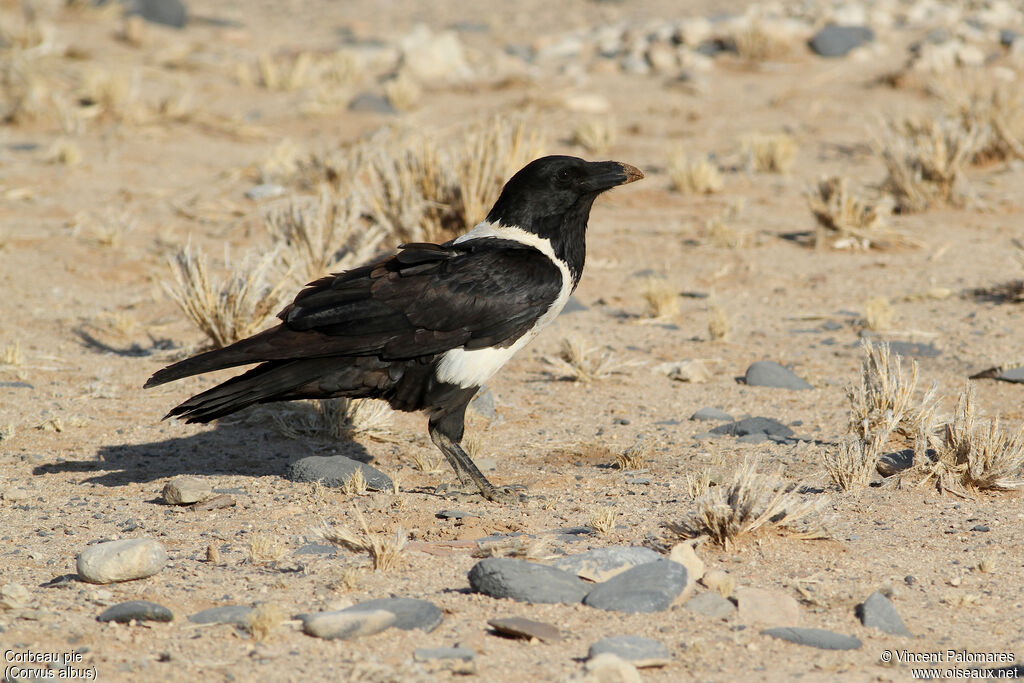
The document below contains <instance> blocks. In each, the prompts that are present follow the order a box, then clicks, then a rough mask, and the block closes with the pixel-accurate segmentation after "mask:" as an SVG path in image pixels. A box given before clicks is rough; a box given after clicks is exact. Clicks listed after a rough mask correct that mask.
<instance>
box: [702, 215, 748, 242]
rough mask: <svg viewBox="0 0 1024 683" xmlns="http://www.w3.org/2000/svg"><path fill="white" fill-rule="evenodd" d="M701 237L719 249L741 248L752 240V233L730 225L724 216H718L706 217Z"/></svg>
mask: <svg viewBox="0 0 1024 683" xmlns="http://www.w3.org/2000/svg"><path fill="white" fill-rule="evenodd" d="M701 238H702V239H703V240H704V241H705V242H706V243H707V244H709V245H710V246H712V247H718V248H720V249H742V248H744V247H748V246H750V245H751V244H753V242H754V235H753V234H752V233H750V232H749V231H747V230H739V229H737V228H734V227H732V225H730V224H729V222H728V220H727V219H726V218H724V217H720V216H718V217H715V218H711V219H708V221H707V222H706V223H705V224H704V230H703V232H702V235H701Z"/></svg>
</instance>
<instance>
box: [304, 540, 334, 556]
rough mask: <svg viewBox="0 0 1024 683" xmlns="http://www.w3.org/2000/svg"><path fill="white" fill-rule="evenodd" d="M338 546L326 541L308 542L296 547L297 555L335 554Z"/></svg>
mask: <svg viewBox="0 0 1024 683" xmlns="http://www.w3.org/2000/svg"><path fill="white" fill-rule="evenodd" d="M336 552H338V548H337V547H335V546H333V545H327V544H326V543H307V544H305V545H303V546H300V547H298V548H296V549H295V554H296V555H333V554H335V553H336Z"/></svg>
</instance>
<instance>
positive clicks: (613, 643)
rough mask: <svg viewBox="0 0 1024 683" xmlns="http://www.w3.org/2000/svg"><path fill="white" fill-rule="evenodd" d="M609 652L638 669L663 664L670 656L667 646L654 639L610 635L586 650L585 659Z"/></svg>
mask: <svg viewBox="0 0 1024 683" xmlns="http://www.w3.org/2000/svg"><path fill="white" fill-rule="evenodd" d="M608 652H610V653H611V654H613V655H616V656H617V657H619V658H620V659H623V660H625V661H627V662H629V663H631V664H632V665H633V666H635V667H637V668H638V669H643V668H647V667H652V666H665V665H666V664H668V663H669V662H670V661H671V660H672V657H671V655H669V653H668V648H667V647H665V646H664V645H662V644H661V643H659V642H658V641H656V640H652V639H650V638H643V637H641V636H612V637H610V638H602V639H601V640H599V641H597V642H596V643H594V644H593V645H591V646H590V649H589V650H588V651H587V659H594V658H595V657H598V656H600V655H602V654H605V653H608Z"/></svg>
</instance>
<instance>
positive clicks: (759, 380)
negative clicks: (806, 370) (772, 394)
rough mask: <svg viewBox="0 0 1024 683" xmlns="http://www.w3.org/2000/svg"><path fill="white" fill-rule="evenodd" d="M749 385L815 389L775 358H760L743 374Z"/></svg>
mask: <svg viewBox="0 0 1024 683" xmlns="http://www.w3.org/2000/svg"><path fill="white" fill-rule="evenodd" d="M743 379H744V381H745V382H746V383H747V386H749V387H772V388H776V389H795V390H801V389H813V388H814V387H812V386H811V385H810V384H808V383H807V382H806V381H804V380H803V379H801V378H800V377H797V376H796V375H795V374H793V371H792V370H790V369H789V368H786V367H784V366H782V365H779V364H778V363H776V362H775V361H773V360H759V361H757V362H756V363H754V364H753V365H751V366H750V367H749V368H747V371H746V373H744V375H743Z"/></svg>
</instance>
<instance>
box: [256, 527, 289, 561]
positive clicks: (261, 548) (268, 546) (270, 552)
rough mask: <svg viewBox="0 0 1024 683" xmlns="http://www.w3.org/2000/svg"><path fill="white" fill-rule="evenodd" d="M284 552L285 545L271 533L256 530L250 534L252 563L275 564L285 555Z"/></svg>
mask: <svg viewBox="0 0 1024 683" xmlns="http://www.w3.org/2000/svg"><path fill="white" fill-rule="evenodd" d="M284 553H285V550H284V547H282V546H281V545H280V544H279V543H278V542H277V540H276V539H274V537H273V536H270V535H269V534H265V533H262V532H259V531H256V532H253V533H252V534H251V535H250V536H249V563H250V564H257V565H265V564H274V563H275V562H278V561H279V560H280V559H281V558H282V557H284Z"/></svg>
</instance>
